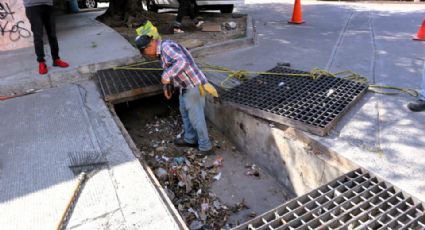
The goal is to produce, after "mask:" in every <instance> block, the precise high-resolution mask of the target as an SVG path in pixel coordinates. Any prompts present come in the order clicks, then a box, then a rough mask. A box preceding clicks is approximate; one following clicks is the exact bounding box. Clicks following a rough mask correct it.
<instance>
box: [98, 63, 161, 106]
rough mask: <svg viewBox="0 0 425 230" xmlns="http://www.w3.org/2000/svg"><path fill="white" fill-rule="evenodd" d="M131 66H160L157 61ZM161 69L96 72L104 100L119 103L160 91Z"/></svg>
mask: <svg viewBox="0 0 425 230" xmlns="http://www.w3.org/2000/svg"><path fill="white" fill-rule="evenodd" d="M133 67H147V68H161V66H160V64H159V62H153V63H147V64H143V63H141V64H140V65H134V66H133ZM161 73H162V71H161V70H158V71H156V70H113V69H106V70H100V71H98V72H97V73H96V78H97V80H98V82H99V85H100V88H101V90H102V93H103V96H104V99H105V101H108V102H111V103H119V102H123V101H130V100H134V99H136V98H139V97H146V96H151V95H155V94H160V93H161V92H162V86H161Z"/></svg>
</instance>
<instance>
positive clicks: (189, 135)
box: [179, 93, 197, 144]
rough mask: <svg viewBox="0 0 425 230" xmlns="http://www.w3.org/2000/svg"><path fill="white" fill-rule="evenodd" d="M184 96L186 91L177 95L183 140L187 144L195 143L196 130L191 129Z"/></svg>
mask: <svg viewBox="0 0 425 230" xmlns="http://www.w3.org/2000/svg"><path fill="white" fill-rule="evenodd" d="M186 96H187V93H185V95H180V96H179V109H180V114H181V116H182V120H183V130H184V134H183V140H184V141H185V142H186V143H189V144H196V141H197V136H196V131H195V129H193V127H192V125H191V124H190V120H189V112H188V110H187V107H186V100H185V99H186V98H185V97H186Z"/></svg>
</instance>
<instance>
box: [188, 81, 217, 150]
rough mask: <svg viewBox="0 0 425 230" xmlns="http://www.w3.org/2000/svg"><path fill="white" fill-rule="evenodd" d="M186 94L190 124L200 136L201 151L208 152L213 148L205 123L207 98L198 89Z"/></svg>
mask: <svg viewBox="0 0 425 230" xmlns="http://www.w3.org/2000/svg"><path fill="white" fill-rule="evenodd" d="M186 94H187V95H186V98H185V99H186V100H185V103H186V108H187V110H188V114H189V120H190V123H191V125H192V127H193V128H194V129H195V130H196V134H197V136H198V145H199V150H201V151H208V150H210V149H211V147H212V146H211V142H210V139H209V137H208V129H207V123H206V121H205V114H204V107H205V97H203V96H201V95H200V93H199V89H198V87H195V88H192V89H188V90H187V92H186Z"/></svg>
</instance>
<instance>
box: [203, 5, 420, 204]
mask: <svg viewBox="0 0 425 230" xmlns="http://www.w3.org/2000/svg"><path fill="white" fill-rule="evenodd" d="M245 3H246V5H245V7H242V8H241V9H240V10H241V11H242V12H246V13H248V14H250V15H251V16H252V17H253V18H254V20H255V22H256V29H257V33H258V34H257V38H258V44H257V46H256V47H254V48H247V49H244V50H239V51H234V52H229V53H226V54H225V55H217V56H214V57H209V58H206V59H204V60H203V61H206V62H209V63H211V64H217V65H223V66H227V67H230V68H233V69H247V70H253V71H264V70H268V69H271V68H272V67H274V66H275V65H276V63H277V62H290V63H291V64H292V67H293V68H295V69H301V70H310V69H312V68H313V67H319V68H323V69H327V70H330V71H333V72H335V71H340V70H346V69H349V70H353V71H356V72H359V73H361V74H364V75H365V76H367V77H368V78H369V80H370V82H371V83H376V84H380V85H390V86H398V87H409V88H415V89H418V88H419V85H420V80H421V76H422V75H421V73H422V66H423V62H424V55H423V54H424V53H425V46H423V43H421V42H417V41H413V40H412V39H411V38H412V35H414V34H415V33H416V31H417V29H418V28H419V26H420V23H421V22H422V20H423V13H422V12H423V10H424V9H425V5H423V4H389V3H381V4H368V3H360V4H358V3H325V2H303V19H304V21H306V23H304V24H302V25H290V24H287V21H288V20H289V19H290V15H292V9H293V2H292V1H286V0H285V1H279V2H276V1H274V2H273V1H269V0H261V1H255V2H254V1H246V2H245ZM251 3H255V4H251ZM410 100H413V98H410V97H408V96H397V97H390V96H384V95H378V94H372V93H369V94H368V95H367V96H366V97H365V98H363V99H362V100H361V102H360V103H358V105H357V106H355V107H354V108H353V109H352V110H351V112H349V114H347V115H346V116H345V117H344V118H343V119H342V121H341V122H340V123H339V124H338V126H337V127H336V129H335V130H334V131H333V133H331V135H330V136H328V137H325V138H319V137H317V136H313V135H309V134H305V135H306V136H308V137H309V138H310V139H312V140H316V141H318V142H320V143H321V144H323V145H325V146H326V147H328V148H329V149H330V151H332V152H336V153H338V154H339V155H340V156H341V157H342V158H346V159H348V160H350V161H352V162H354V164H358V165H360V166H362V167H364V168H366V169H368V170H370V171H371V172H373V173H376V174H377V175H378V176H381V177H383V178H384V179H386V180H388V181H390V182H391V183H393V184H394V185H396V186H398V187H400V188H402V189H404V190H405V191H406V192H408V193H410V194H411V195H413V196H416V197H418V198H419V199H421V200H422V201H423V200H425V189H424V188H425V182H424V181H425V172H424V170H425V158H424V157H423V154H425V150H424V149H425V148H424V147H425V139H424V138H423V137H424V136H425V124H424V123H423V118H424V115H423V113H411V112H409V111H408V110H407V108H406V107H405V105H406V104H407V102H409V101H410ZM282 141H283V140H282Z"/></svg>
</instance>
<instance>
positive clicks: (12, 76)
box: [0, 11, 140, 95]
mask: <svg viewBox="0 0 425 230" xmlns="http://www.w3.org/2000/svg"><path fill="white" fill-rule="evenodd" d="M102 13H103V11H96V12H85V13H79V14H73V15H59V16H57V18H56V19H57V24H56V27H57V36H58V40H59V47H60V56H61V58H62V59H63V60H66V61H68V62H69V63H70V67H69V68H66V69H61V68H57V67H52V65H51V63H52V60H51V57H50V47H49V45H48V44H45V53H46V62H47V64H48V68H49V73H48V74H47V75H43V76H40V75H39V74H38V63H37V62H36V57H35V54H34V49H33V48H25V49H20V50H14V51H7V52H1V53H0V69H2V71H1V73H0V95H5V94H8V93H12V92H23V91H25V90H28V89H40V88H48V87H54V86H58V85H64V84H67V83H71V82H77V81H81V80H87V79H88V78H89V76H90V73H94V72H95V71H97V70H99V69H105V68H110V67H112V66H116V65H124V64H130V63H132V62H134V61H135V60H137V59H139V58H140V52H139V51H138V50H136V49H135V48H134V47H132V46H131V45H130V44H129V43H128V42H127V40H125V39H124V38H123V37H121V35H119V34H118V33H117V32H115V31H114V30H113V29H111V28H109V27H107V26H105V25H104V24H102V23H100V22H98V21H96V20H95V18H96V16H97V15H100V14H102ZM45 42H47V38H46V39H45ZM111 44H113V45H111Z"/></svg>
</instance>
